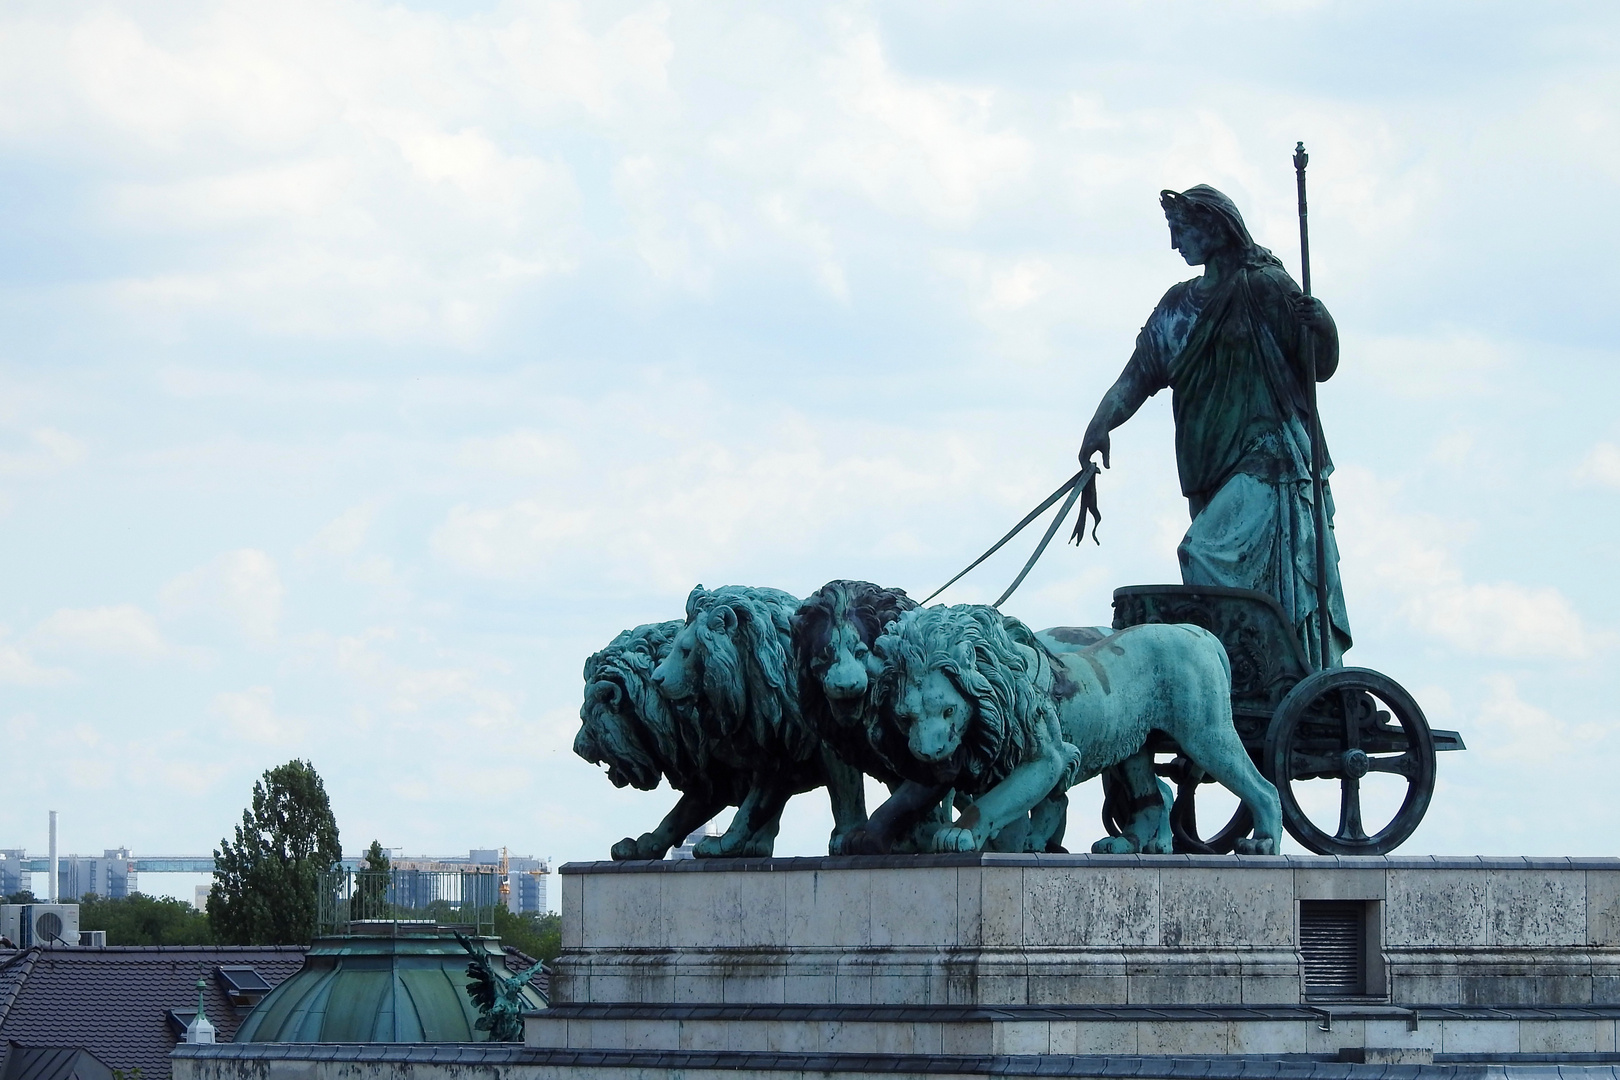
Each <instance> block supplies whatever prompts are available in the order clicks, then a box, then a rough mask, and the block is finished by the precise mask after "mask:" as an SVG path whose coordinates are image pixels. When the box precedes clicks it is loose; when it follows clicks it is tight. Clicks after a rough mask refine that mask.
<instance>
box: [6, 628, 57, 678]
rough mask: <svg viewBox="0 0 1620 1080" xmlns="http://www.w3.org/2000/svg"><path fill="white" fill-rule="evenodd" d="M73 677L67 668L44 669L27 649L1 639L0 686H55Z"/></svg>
mask: <svg viewBox="0 0 1620 1080" xmlns="http://www.w3.org/2000/svg"><path fill="white" fill-rule="evenodd" d="M72 677H73V673H72V672H71V671H69V670H68V669H66V668H52V667H42V666H41V665H40V664H39V662H38V661H36V660H35V659H34V658H33V657H32V656H30V655H29V654H28V651H27V650H26V649H24V648H23V647H21V646H20V645H16V644H13V643H12V642H10V641H6V640H3V637H0V685H5V686H55V685H58V684H60V683H64V682H67V681H68V680H69V679H71V678H72Z"/></svg>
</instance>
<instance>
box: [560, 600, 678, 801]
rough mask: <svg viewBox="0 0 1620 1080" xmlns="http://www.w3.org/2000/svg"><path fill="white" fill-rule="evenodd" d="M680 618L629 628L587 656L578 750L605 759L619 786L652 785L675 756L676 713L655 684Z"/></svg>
mask: <svg viewBox="0 0 1620 1080" xmlns="http://www.w3.org/2000/svg"><path fill="white" fill-rule="evenodd" d="M682 625H683V624H682V623H681V622H679V621H673V622H667V623H651V624H648V625H646V626H638V627H636V628H635V629H634V630H626V631H624V632H623V633H621V634H620V635H619V636H618V637H616V638H614V639H613V641H612V642H611V643H609V645H608V647H607V648H605V649H603V650H602V651H601V652H598V653H595V654H593V655H592V656H591V658H590V659H589V660H587V661H585V701H584V703H583V704H582V705H581V706H580V709H579V719H580V727H579V734H578V735H577V736H575V737H574V753H576V754H578V755H579V756H580V757H582V758H584V759H585V760H586V761H588V762H590V763H591V764H593V765H606V766H607V770H608V779H609V780H611V781H613V784H614V786H615V787H626V786H628V787H634V788H638V789H640V790H642V791H651V790H652V789H653V788H655V787H657V786H658V781H659V779H660V777H661V776H662V775H663V772H664V771H665V769H666V768H667V767H668V766H669V763H670V762H671V760H672V757H673V752H672V749H671V747H672V745H673V741H674V738H675V723H676V717H675V715H674V713H673V712H672V711H671V707H670V705H669V703H668V702H666V701H665V700H664V699H663V698H662V697H660V696H659V694H658V693H657V692H656V691H655V690H654V689H653V685H652V680H651V675H652V671H653V668H654V667H655V666H656V665H657V664H658V662H659V661H660V660H661V659H663V657H664V656H665V655H666V654H667V653H668V651H669V647H670V643H671V641H672V640H673V639H674V638H675V637H676V636H677V634H678V633H679V632H680V630H681V628H682Z"/></svg>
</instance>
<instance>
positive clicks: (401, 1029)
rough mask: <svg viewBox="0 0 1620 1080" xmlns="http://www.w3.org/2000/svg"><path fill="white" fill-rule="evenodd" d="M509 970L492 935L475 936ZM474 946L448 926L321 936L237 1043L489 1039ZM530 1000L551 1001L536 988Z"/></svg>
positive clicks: (494, 963) (493, 962)
mask: <svg viewBox="0 0 1620 1080" xmlns="http://www.w3.org/2000/svg"><path fill="white" fill-rule="evenodd" d="M472 940H473V942H474V944H475V947H477V948H480V949H482V950H483V952H484V953H485V954H486V955H487V957H488V961H489V964H490V966H491V967H492V968H494V969H496V970H498V971H505V970H507V969H506V956H505V954H504V953H503V952H502V951H501V949H500V946H499V943H498V942H496V941H495V940H494V939H492V938H474V939H472ZM467 982H468V977H467V953H466V952H464V951H463V949H462V946H461V945H460V943H458V942H457V941H456V938H455V936H454V934H453V933H452V932H451V931H449V930H445V929H439V928H423V929H422V930H414V929H400V930H397V931H395V932H394V933H378V934H351V935H346V936H343V937H326V938H317V939H316V941H315V944H314V945H313V946H312V947H311V948H310V950H309V955H308V956H307V957H306V958H305V960H304V968H303V970H302V971H300V972H299V973H298V974H296V975H294V976H293V977H292V978H290V979H288V980H287V981H286V982H284V983H282V984H281V985H280V986H278V987H276V988H275V990H273V991H272V992H271V993H270V994H269V995H267V996H266V997H265V999H264V1000H263V1001H261V1002H260V1003H259V1005H258V1006H257V1007H256V1008H255V1009H254V1010H253V1012H252V1013H251V1014H250V1015H249V1016H248V1018H247V1020H246V1021H244V1022H243V1024H242V1027H241V1028H240V1029H239V1030H238V1031H237V1033H236V1041H237V1042H277V1043H287V1042H299V1043H302V1042H396V1043H397V1042H407V1043H408V1042H484V1041H485V1040H487V1039H488V1037H489V1036H488V1034H487V1032H485V1031H481V1030H479V1028H478V1019H479V1010H478V1008H477V1007H476V1006H475V1005H474V1004H473V1002H472V999H471V998H470V997H469V996H468V994H467V989H466V986H467ZM524 1003H525V1005H526V1006H527V1007H528V1008H531V1009H542V1008H545V1004H546V1003H545V999H544V998H542V997H541V996H540V992H539V991H538V990H537V989H535V988H533V987H525V988H524Z"/></svg>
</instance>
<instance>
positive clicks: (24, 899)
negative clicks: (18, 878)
mask: <svg viewBox="0 0 1620 1080" xmlns="http://www.w3.org/2000/svg"><path fill="white" fill-rule="evenodd" d="M6 903H8V904H37V903H39V897H37V896H35V895H34V894H33V893H31V892H29V891H28V890H27V889H19V890H18V891H17V892H14V893H12V894H11V895H10V896H8V897H6Z"/></svg>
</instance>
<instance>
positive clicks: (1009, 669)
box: [877, 604, 1061, 795]
mask: <svg viewBox="0 0 1620 1080" xmlns="http://www.w3.org/2000/svg"><path fill="white" fill-rule="evenodd" d="M877 651H878V652H879V653H880V655H881V656H882V658H883V660H884V662H885V667H884V676H883V677H884V679H885V681H886V682H888V683H889V685H888V687H887V688H886V692H887V693H889V694H891V695H892V701H893V707H892V715H893V718H894V719H893V722H894V724H895V725H896V726H897V728H898V729H899V730H898V732H897V734H900V735H903V737H904V739H905V745H906V747H907V749H908V750H909V752H910V756H911V758H912V759H913V762H912V763H910V764H909V766H908V765H906V764H902V763H897V764H900V765H901V767H902V769H903V770H904V771H905V772H907V774H908V775H910V778H911V779H916V780H919V781H923V782H930V783H943V782H947V781H949V782H953V783H955V784H956V786H957V787H958V788H959V789H960V790H962V791H964V792H965V793H967V794H969V795H978V794H982V793H983V792H984V791H986V790H988V789H989V788H990V787H991V786H993V785H994V784H996V783H998V782H999V781H1000V780H1002V779H1003V778H1005V777H1006V776H1007V774H1008V773H1010V772H1012V770H1013V769H1014V768H1016V767H1017V766H1018V765H1019V764H1020V763H1021V762H1022V761H1023V760H1024V758H1025V756H1026V754H1028V753H1029V752H1030V751H1032V750H1033V749H1034V748H1035V747H1036V746H1037V744H1039V743H1041V742H1043V741H1048V740H1052V739H1058V740H1061V732H1060V729H1059V727H1058V718H1057V707H1056V705H1055V704H1054V702H1053V700H1052V678H1053V676H1052V665H1051V662H1050V661H1049V660H1048V658H1047V656H1046V652H1045V650H1044V649H1042V648H1041V647H1040V646H1039V645H1038V643H1037V642H1036V641H1035V636H1034V634H1033V633H1032V632H1031V631H1030V629H1029V628H1028V627H1027V626H1025V625H1024V624H1023V623H1021V622H1019V621H1018V620H1017V619H1011V618H1005V617H1004V616H1002V614H1001V613H1000V612H999V611H997V610H996V609H995V608H992V607H986V606H984V605H980V604H959V605H956V606H954V607H945V606H943V605H941V606H937V607H931V608H918V609H916V610H913V611H909V612H906V613H905V614H904V615H902V616H901V617H900V620H899V622H898V623H897V624H895V626H893V627H891V628H890V630H889V632H887V633H885V634H884V635H883V636H881V637H879V638H878V640H877Z"/></svg>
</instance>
